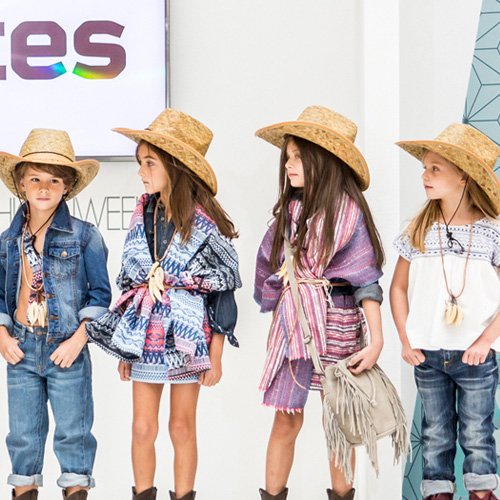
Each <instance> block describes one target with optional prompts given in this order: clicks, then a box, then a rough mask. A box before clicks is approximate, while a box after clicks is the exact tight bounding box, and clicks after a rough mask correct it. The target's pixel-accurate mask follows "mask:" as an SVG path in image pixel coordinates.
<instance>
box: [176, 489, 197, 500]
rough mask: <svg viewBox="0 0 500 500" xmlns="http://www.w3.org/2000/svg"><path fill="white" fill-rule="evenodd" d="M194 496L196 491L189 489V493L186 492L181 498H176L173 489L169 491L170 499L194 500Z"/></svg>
mask: <svg viewBox="0 0 500 500" xmlns="http://www.w3.org/2000/svg"><path fill="white" fill-rule="evenodd" d="M195 496H196V491H190V492H189V493H186V494H185V495H184V496H183V497H182V498H177V497H176V496H175V493H174V492H173V491H171V492H170V500H194V497H195Z"/></svg>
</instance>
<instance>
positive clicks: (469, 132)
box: [396, 123, 500, 215]
mask: <svg viewBox="0 0 500 500" xmlns="http://www.w3.org/2000/svg"><path fill="white" fill-rule="evenodd" d="M396 144H397V145H398V146H399V147H400V148H403V149H404V150H405V151H407V152H408V153H410V154H411V155H412V156H414V157H415V158H417V159H418V160H420V161H422V160H423V158H424V156H425V154H426V153H427V152H428V151H433V152H434V153H437V154H438V155H440V156H442V157H443V158H445V159H446V160H448V161H449V162H451V163H453V164H454V165H456V166H457V167H458V168H460V169H461V170H463V171H464V172H465V173H466V174H467V175H469V176H470V177H472V179H474V180H475V181H476V182H477V184H478V185H479V187H480V188H481V189H482V190H483V191H484V192H485V193H486V196H488V198H489V199H490V200H491V202H492V204H493V207H494V208H495V211H496V214H497V215H498V213H499V212H500V181H499V180H498V177H497V176H496V175H495V172H494V171H493V169H494V168H495V163H496V161H497V159H498V155H499V149H498V146H497V145H496V144H495V143H494V142H493V141H492V140H491V139H490V138H489V137H487V136H486V135H484V134H483V133H482V132H480V131H479V130H477V129H476V128H474V127H472V126H471V125H466V124H465V123H453V124H451V125H450V126H449V127H447V128H446V129H445V130H444V131H443V132H441V133H440V134H439V135H438V136H437V137H436V138H435V139H434V140H428V141H425V140H424V141H400V142H397V143H396Z"/></svg>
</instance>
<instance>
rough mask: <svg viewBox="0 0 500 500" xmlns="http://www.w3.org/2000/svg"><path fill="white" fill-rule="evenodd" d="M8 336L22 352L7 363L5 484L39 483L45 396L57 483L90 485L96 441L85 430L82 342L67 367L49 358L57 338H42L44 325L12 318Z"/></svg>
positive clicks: (86, 381) (88, 384) (86, 359)
mask: <svg viewBox="0 0 500 500" xmlns="http://www.w3.org/2000/svg"><path fill="white" fill-rule="evenodd" d="M14 337H16V338H17V339H18V341H19V347H20V348H21V350H22V351H23V352H24V358H23V359H22V360H21V361H20V362H19V363H17V364H16V365H11V364H8V365H7V388H8V398H9V428H10V432H9V434H8V436H7V448H8V450H9V454H10V458H11V462H12V474H11V475H10V476H9V478H8V481H7V482H8V484H10V485H12V486H28V485H37V486H42V485H43V477H42V467H43V458H44V451H45V442H46V439H47V432H48V427H49V416H48V409H47V401H50V406H51V408H52V413H53V415H54V420H55V431H54V452H55V454H56V456H57V459H58V461H59V465H60V467H61V476H60V477H59V479H58V481H57V484H58V486H60V487H61V488H68V487H71V486H81V487H86V488H92V487H93V486H94V479H93V478H92V468H93V465H94V458H95V452H96V447H97V443H96V440H95V438H94V436H93V435H92V433H91V428H92V424H93V420H94V408H93V400H92V380H91V379H92V374H91V363H90V356H89V351H88V348H87V346H85V347H84V348H83V349H82V351H81V352H80V354H79V356H78V357H77V358H76V359H75V361H74V362H73V364H72V365H71V367H69V368H60V367H59V366H57V365H55V364H54V363H53V362H52V361H51V360H50V356H51V354H52V353H53V352H54V351H55V350H56V348H57V347H58V346H59V344H60V342H59V341H53V342H48V341H47V334H46V329H44V328H39V327H35V328H33V331H32V332H30V331H28V329H27V328H26V327H23V326H22V325H20V324H19V323H17V322H16V324H15V325H14Z"/></svg>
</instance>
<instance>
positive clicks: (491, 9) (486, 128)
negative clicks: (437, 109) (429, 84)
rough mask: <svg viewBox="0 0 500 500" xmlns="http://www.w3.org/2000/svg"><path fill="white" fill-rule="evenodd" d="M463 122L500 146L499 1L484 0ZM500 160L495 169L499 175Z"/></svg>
mask: <svg viewBox="0 0 500 500" xmlns="http://www.w3.org/2000/svg"><path fill="white" fill-rule="evenodd" d="M463 122H464V123H468V124H470V125H472V126H473V127H475V128H477V129H478V130H480V131H481V132H483V133H484V134H486V135H487V136H488V137H490V138H491V139H492V140H493V141H495V142H496V143H497V145H499V146H500V2H499V1H498V0H483V4H482V8H481V17H480V19H479V27H478V34H477V39H476V46H475V49H474V58H473V61H472V70H471V74H470V79H469V88H468V90H467V99H466V102H465V110H464V116H463ZM499 168H500V162H497V164H496V167H495V172H496V173H497V175H498V173H499V172H498V170H499Z"/></svg>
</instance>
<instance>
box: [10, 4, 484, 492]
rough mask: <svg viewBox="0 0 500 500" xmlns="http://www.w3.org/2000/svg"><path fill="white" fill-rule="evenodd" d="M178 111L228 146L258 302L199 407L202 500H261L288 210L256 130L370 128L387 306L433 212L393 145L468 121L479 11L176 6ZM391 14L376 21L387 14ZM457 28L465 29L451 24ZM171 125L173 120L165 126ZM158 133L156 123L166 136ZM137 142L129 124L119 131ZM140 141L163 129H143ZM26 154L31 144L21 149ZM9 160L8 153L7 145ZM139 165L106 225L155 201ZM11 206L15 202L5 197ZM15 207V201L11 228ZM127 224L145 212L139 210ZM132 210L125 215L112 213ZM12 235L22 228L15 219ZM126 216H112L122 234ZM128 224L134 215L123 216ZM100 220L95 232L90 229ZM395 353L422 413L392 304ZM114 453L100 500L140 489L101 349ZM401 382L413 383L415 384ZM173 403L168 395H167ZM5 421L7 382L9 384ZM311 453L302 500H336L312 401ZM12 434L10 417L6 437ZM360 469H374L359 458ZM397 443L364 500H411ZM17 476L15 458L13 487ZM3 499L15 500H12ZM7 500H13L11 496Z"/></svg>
mask: <svg viewBox="0 0 500 500" xmlns="http://www.w3.org/2000/svg"><path fill="white" fill-rule="evenodd" d="M171 3H172V6H171V26H172V37H171V50H172V107H175V108H177V109H181V110H183V111H185V112H187V113H190V114H192V115H194V116H195V117H197V118H198V119H200V120H201V121H203V122H204V123H206V124H207V125H208V126H209V127H210V128H211V129H212V130H213V131H214V133H215V139H214V141H213V144H212V146H211V148H210V150H209V152H208V155H207V157H208V159H209V161H210V162H211V164H212V165H213V167H214V170H215V172H216V174H217V176H218V180H219V193H220V194H219V200H220V201H221V203H222V204H223V206H224V207H225V208H226V210H227V211H228V212H229V213H230V214H231V215H232V217H233V218H234V220H235V221H236V224H237V226H238V228H239V229H240V232H241V237H240V238H239V239H238V240H237V242H236V246H237V249H238V251H239V255H240V260H241V273H242V278H243V282H244V288H243V289H242V290H241V291H239V292H238V294H237V300H238V304H239V310H240V313H239V323H238V327H237V336H238V338H239V340H240V344H241V348H240V349H239V350H235V349H233V348H232V347H231V346H229V345H227V346H226V352H225V356H224V378H223V380H222V382H221V383H220V384H219V386H217V387H216V388H213V389H202V392H201V396H200V403H199V413H198V427H199V448H200V458H199V473H198V477H197V484H196V488H197V490H198V491H199V498H200V500H202V499H217V500H233V499H234V498H238V499H241V500H251V499H256V498H258V493H257V488H258V487H259V486H263V485H264V464H265V452H266V446H267V440H268V437H269V431H270V428H271V424H272V419H273V412H272V410H270V409H268V408H264V407H262V406H261V405H260V401H261V394H260V393H259V392H258V390H257V386H258V382H259V376H260V373H261V369H262V365H263V360H264V354H265V344H266V337H267V331H268V327H269V323H270V319H271V318H270V315H261V314H259V312H258V307H257V305H256V304H255V303H254V302H253V299H252V293H253V272H254V261H255V254H256V251H257V248H258V245H259V243H260V239H261V238H262V235H263V233H264V231H265V229H266V223H267V221H268V220H269V217H270V212H269V211H270V208H271V206H272V205H273V203H274V202H275V196H276V181H277V166H278V158H279V152H278V150H277V149H275V148H273V147H272V146H270V145H268V144H267V143H265V142H263V141H261V140H260V139H257V138H255V137H254V136H253V133H254V131H255V130H256V129H258V128H260V127H262V126H265V125H268V124H271V123H275V122H278V121H281V120H289V119H295V118H297V117H298V115H299V114H300V112H301V111H302V110H303V109H304V108H305V107H306V106H308V105H310V104H321V105H324V106H327V107H330V108H333V109H335V110H336V111H338V112H340V113H343V114H345V115H347V116H348V117H349V118H351V119H352V120H354V121H355V122H356V123H357V124H358V126H359V134H358V139H357V141H356V143H357V145H358V146H359V147H360V149H361V151H363V152H364V153H365V156H366V158H367V161H368V164H369V165H370V169H371V176H372V184H371V187H370V189H369V191H368V193H367V197H368V199H369V202H370V204H371V206H372V208H373V212H374V216H375V219H376V221H377V223H378V226H379V230H380V232H381V234H382V237H383V241H384V244H385V248H386V251H387V262H388V263H387V266H386V276H385V277H384V279H383V282H382V284H383V286H384V288H385V290H386V298H387V293H388V287H389V283H390V275H391V273H392V269H393V266H394V262H395V258H396V256H395V255H394V252H393V251H392V249H391V241H392V239H393V238H394V236H395V235H396V234H397V232H398V230H399V227H400V223H401V221H402V220H403V219H405V218H407V217H409V216H410V215H411V214H412V213H413V211H414V210H415V209H416V207H418V205H419V204H420V203H421V202H422V201H423V193H422V190H421V189H420V183H419V179H418V175H419V168H418V165H416V164H415V162H414V161H413V162H412V161H411V159H409V158H405V157H403V156H401V164H402V169H401V170H400V169H399V168H398V163H399V158H400V156H399V153H398V150H397V148H396V147H394V146H393V145H392V144H393V143H394V142H395V141H396V140H398V139H402V138H419V137H422V138H427V137H434V136H435V135H437V133H439V131H440V130H441V129H443V128H444V127H445V126H446V125H447V124H448V123H449V122H452V121H460V119H461V112H462V109H463V104H464V101H465V91H466V87H467V82H468V75H469V69H470V63H471V59H472V49H473V44H474V38H475V32H476V27H477V19H478V14H479V8H480V0H473V1H471V0H441V1H440V2H433V1H432V0H420V1H419V2H398V1H397V0H381V1H377V2H373V1H370V0H355V1H352V0H333V1H332V0H311V1H309V2H307V3H305V2H304V1H302V0H273V1H270V0H251V1H250V0H239V1H238V2H234V1H230V0H212V1H210V2H206V1H203V0H182V1H181V0H172V2H171ZM375 4H376V5H375ZM450 12H452V13H453V16H450V15H449V14H450ZM159 111H160V110H158V112H159ZM153 118H154V117H151V121H152V120H153ZM122 125H124V126H133V125H134V122H133V117H131V120H130V123H127V124H121V123H116V126H122ZM136 125H137V127H138V128H142V127H146V126H148V125H149V123H137V124H136ZM23 139H24V138H20V139H19V146H20V145H21V142H22V140H23ZM0 149H1V144H0ZM135 171H136V166H135V165H133V164H127V163H121V164H105V165H102V168H101V172H100V174H99V177H98V178H97V180H96V181H95V182H94V183H93V185H92V187H91V188H89V189H88V190H87V191H85V192H84V193H83V194H82V195H81V196H79V198H78V200H79V203H80V206H83V207H85V206H87V204H88V199H89V196H91V197H92V200H93V202H94V204H95V206H96V211H97V213H98V214H99V213H100V210H101V206H102V203H103V200H104V197H105V196H128V195H130V196H135V195H138V194H140V193H141V185H140V183H139V182H138V180H137V178H136V175H135ZM0 192H1V193H2V194H3V193H5V192H6V191H5V190H3V191H0ZM7 203H8V201H7V200H5V199H2V198H0V204H2V206H1V207H0V212H1V211H2V210H4V209H5V208H3V207H4V204H5V207H6V206H7ZM124 203H125V208H126V209H127V210H128V209H129V205H130V200H125V202H124ZM109 204H110V205H109V208H110V209H111V210H120V209H119V206H120V200H116V199H112V200H110V201H109ZM103 213H104V214H105V215H104V218H102V219H101V229H103V234H104V236H105V238H106V241H107V243H108V246H109V247H110V251H111V253H110V263H109V272H110V276H111V278H112V279H114V277H115V276H116V274H117V272H118V268H119V260H120V253H121V245H122V242H123V238H124V235H125V232H124V231H118V230H106V227H105V226H106V223H107V222H106V219H105V218H106V214H107V212H106V209H105V210H104V212H103ZM1 217H2V215H1V213H0V224H1V225H2V227H4V226H6V225H7V219H6V217H5V216H3V217H4V219H5V220H4V219H2V218H1ZM120 217H121V214H119V213H118V214H117V213H113V212H112V213H110V214H109V221H110V225H111V227H116V226H117V225H119V224H120V222H118V221H119V219H120ZM123 217H124V219H125V220H127V218H128V217H129V214H127V213H126V214H124V215H123ZM91 220H92V219H91ZM383 315H384V327H385V337H386V346H385V349H384V352H383V354H382V356H381V364H382V366H383V367H384V368H386V369H387V371H388V372H389V374H390V375H391V377H392V378H393V380H394V381H395V382H396V383H397V384H398V385H399V383H400V381H401V380H402V381H403V386H402V392H403V395H404V397H405V403H406V405H407V408H408V409H410V410H411V407H412V399H411V398H412V394H413V382H412V380H411V374H409V372H408V370H407V369H406V368H403V370H402V369H401V368H402V367H401V363H400V361H399V343H398V340H397V335H396V332H395V329H394V327H393V325H392V321H391V319H390V312H389V303H388V300H386V302H384V305H383ZM92 352H93V356H94V358H93V359H94V390H95V406H96V423H95V434H96V436H97V438H98V440H99V449H98V455H97V461H96V467H95V477H96V480H97V482H98V488H97V489H96V490H95V491H94V492H92V498H95V499H96V500H101V499H104V498H127V496H129V495H130V493H129V491H130V490H129V488H130V486H131V484H132V470H131V465H130V458H129V448H130V423H131V386H130V384H124V383H121V382H120V381H119V380H118V376H117V373H116V362H115V361H114V360H113V359H112V358H111V357H109V356H107V355H105V354H102V353H101V352H98V351H97V349H95V348H93V349H92ZM401 371H402V372H403V373H402V374H401ZM167 390H168V389H167ZM0 401H1V402H2V403H1V404H2V408H3V407H4V405H5V401H6V394H5V371H3V372H2V374H1V375H0ZM168 407H169V401H168V395H167V391H166V392H165V397H164V401H163V406H162V412H161V417H160V418H161V426H162V429H161V431H160V436H159V438H158V446H157V450H158V470H157V486H158V487H159V488H160V494H159V499H161V500H164V499H166V498H167V497H168V495H167V489H168V488H172V487H173V479H172V472H171V471H172V449H171V446H170V444H169V439H168V433H167V422H168ZM305 414H306V418H305V425H304V428H303V430H302V432H301V435H300V436H299V440H298V443H297V451H296V459H295V464H294V467H293V470H292V475H291V479H290V482H289V487H290V496H289V498H290V500H298V499H299V498H305V499H312V498H325V497H326V494H325V492H324V491H325V489H326V488H327V487H328V486H329V478H328V468H327V462H326V451H325V446H324V437H323V432H322V428H321V408H320V404H319V395H318V394H316V393H312V394H311V396H310V400H309V402H308V405H307V408H306V411H305ZM6 432H7V422H6V410H4V409H3V410H2V411H1V412H0V435H5V434H6ZM50 444H51V443H50V442H49V445H48V450H47V456H46V467H45V470H44V472H45V481H46V487H44V489H43V494H42V495H41V498H49V497H50V498H56V495H59V493H58V492H57V490H56V488H55V486H54V483H55V479H56V477H57V475H58V469H57V463H56V461H55V459H54V457H53V454H52V453H51V451H50ZM359 455H360V456H361V455H363V451H360V453H359ZM391 455H392V450H391V448H390V445H389V444H388V440H386V442H384V443H383V444H381V457H382V458H381V469H382V470H381V476H380V478H379V480H378V481H377V480H375V478H374V474H373V472H372V471H371V469H369V467H368V466H367V465H366V461H365V460H363V459H362V458H361V459H360V465H359V467H358V479H357V486H356V487H357V489H358V492H359V496H358V498H360V499H361V500H364V499H367V498H382V497H384V498H391V499H394V500H395V499H398V498H401V493H400V491H401V489H400V488H401V481H400V477H401V472H400V468H399V467H393V466H392V458H391ZM8 471H9V462H8V456H7V453H6V450H5V448H4V447H2V448H0V476H2V475H3V476H6V475H7V474H8ZM3 488H4V489H3V490H2V491H7V490H6V489H5V487H3ZM0 496H1V497H2V498H5V497H6V493H2V495H0Z"/></svg>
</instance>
